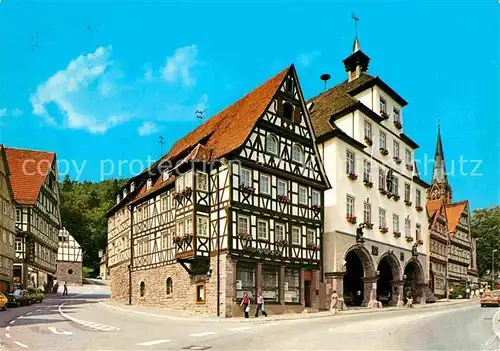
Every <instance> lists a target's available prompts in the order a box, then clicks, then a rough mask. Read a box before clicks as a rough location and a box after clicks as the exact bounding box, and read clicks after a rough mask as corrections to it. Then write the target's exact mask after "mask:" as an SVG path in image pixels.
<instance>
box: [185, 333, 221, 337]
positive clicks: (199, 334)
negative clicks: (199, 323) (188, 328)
mask: <svg viewBox="0 0 500 351" xmlns="http://www.w3.org/2000/svg"><path fill="white" fill-rule="evenodd" d="M213 334H215V332H204V333H196V334H189V336H194V337H199V336H206V335H213Z"/></svg>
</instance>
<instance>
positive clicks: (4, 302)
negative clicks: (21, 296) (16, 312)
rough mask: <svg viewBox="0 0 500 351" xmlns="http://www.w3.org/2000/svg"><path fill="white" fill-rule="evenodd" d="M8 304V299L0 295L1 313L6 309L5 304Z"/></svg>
mask: <svg viewBox="0 0 500 351" xmlns="http://www.w3.org/2000/svg"><path fill="white" fill-rule="evenodd" d="M8 302H9V299H7V297H6V296H5V295H4V294H2V293H0V309H1V310H2V311H5V310H6V309H7V303H8Z"/></svg>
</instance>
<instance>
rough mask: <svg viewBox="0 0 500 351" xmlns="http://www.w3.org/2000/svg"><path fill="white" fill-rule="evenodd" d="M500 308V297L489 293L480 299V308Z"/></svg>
mask: <svg viewBox="0 0 500 351" xmlns="http://www.w3.org/2000/svg"><path fill="white" fill-rule="evenodd" d="M484 306H495V307H498V306H500V295H498V294H492V293H489V294H487V295H485V296H483V297H482V298H481V307H484Z"/></svg>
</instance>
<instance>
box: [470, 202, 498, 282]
mask: <svg viewBox="0 0 500 351" xmlns="http://www.w3.org/2000/svg"><path fill="white" fill-rule="evenodd" d="M471 227H472V236H473V237H475V238H476V242H477V246H476V257H477V267H478V273H479V276H480V277H485V278H486V279H490V277H489V276H487V273H488V272H490V271H491V269H492V258H493V250H498V251H497V252H495V260H494V262H493V264H494V267H495V272H499V267H500V264H499V263H500V206H496V207H488V208H484V209H477V210H475V211H474V213H473V216H472V222H471Z"/></svg>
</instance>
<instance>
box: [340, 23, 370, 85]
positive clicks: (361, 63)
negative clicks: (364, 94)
mask: <svg viewBox="0 0 500 351" xmlns="http://www.w3.org/2000/svg"><path fill="white" fill-rule="evenodd" d="M351 17H352V19H353V20H354V24H355V27H356V37H355V38H354V43H353V44H352V54H351V55H350V56H349V57H347V58H346V59H345V60H344V61H343V62H344V66H345V70H346V72H347V78H348V80H349V82H350V81H352V80H354V79H357V78H359V76H360V75H361V73H363V72H366V71H368V65H369V64H370V58H369V57H368V55H366V54H365V53H364V52H363V51H361V45H360V43H359V38H358V21H359V18H358V17H356V15H355V14H354V13H353V14H352V16H351Z"/></svg>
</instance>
